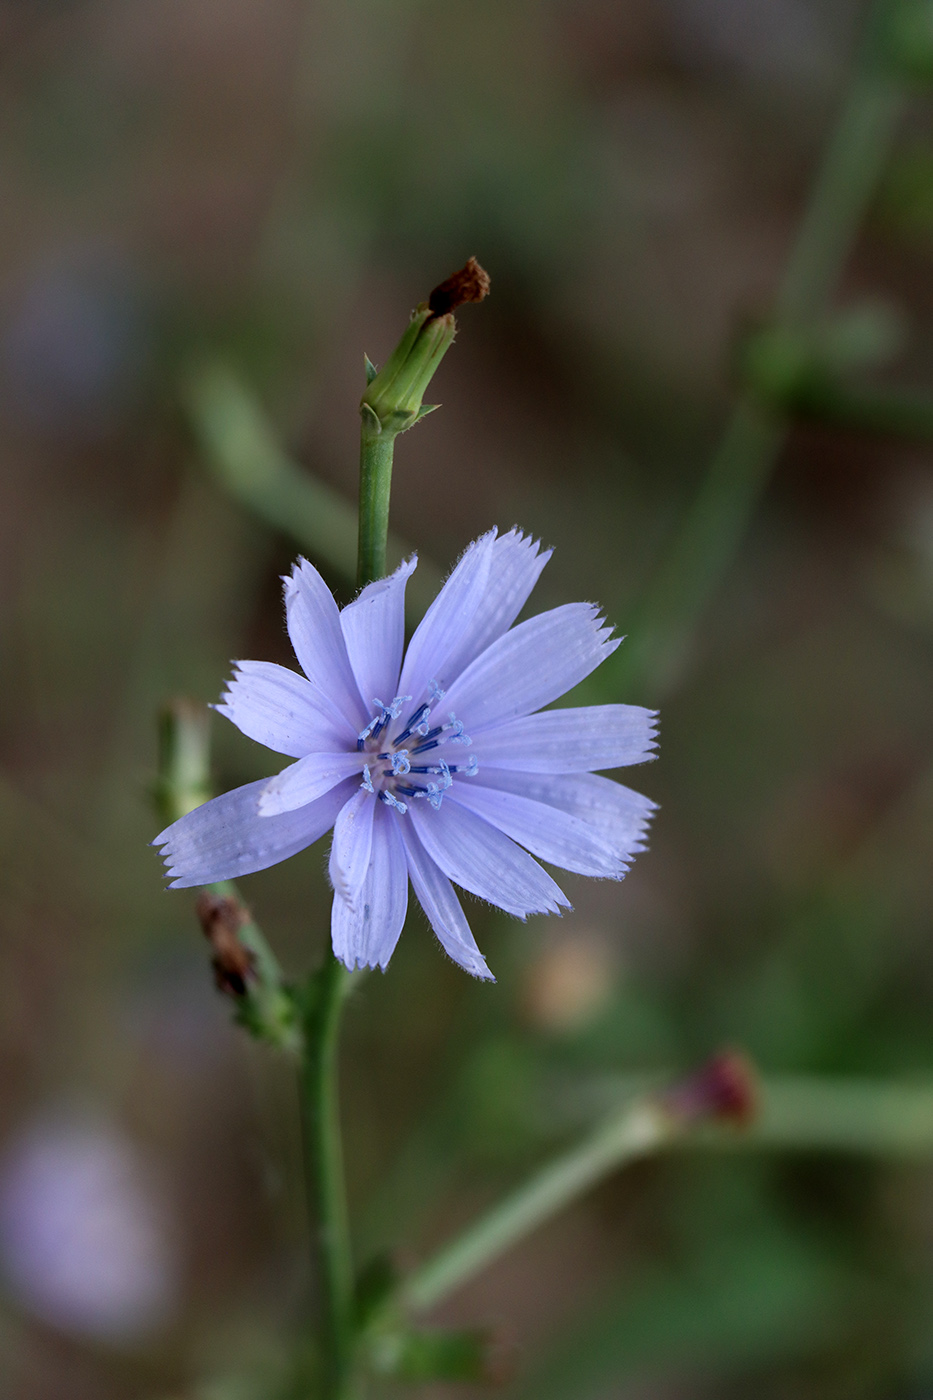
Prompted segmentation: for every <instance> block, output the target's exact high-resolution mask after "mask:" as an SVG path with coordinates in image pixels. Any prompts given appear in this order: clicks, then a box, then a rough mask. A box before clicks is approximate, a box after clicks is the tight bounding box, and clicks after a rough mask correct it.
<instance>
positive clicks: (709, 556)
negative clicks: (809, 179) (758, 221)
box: [602, 31, 904, 699]
mask: <svg viewBox="0 0 933 1400" xmlns="http://www.w3.org/2000/svg"><path fill="white" fill-rule="evenodd" d="M870 39H871V32H870V31H869V39H868V42H867V43H866V48H865V52H864V53H863V55H862V59H861V62H860V64H859V67H858V69H857V71H856V73H855V75H854V77H853V79H852V83H851V86H850V89H849V93H848V96H847V97H846V100H845V102H844V104H843V107H842V111H841V112H840V114H839V118H838V120H837V122H836V127H835V130H834V132H833V134H832V136H831V137H830V140H829V143H828V145H827V148H826V153H825V155H824V158H823V163H822V166H821V168H820V171H819V173H818V175H817V177H816V181H815V183H814V185H813V190H812V193H811V195H810V200H809V203H808V206H807V209H806V211H805V213H804V215H803V219H802V221H801V224H800V227H799V230H798V233H797V237H796V239H795V242H794V246H793V248H792V250H791V253H790V258H789V261H788V265H787V270H786V272H785V274H784V277H783V279H782V283H781V288H780V290H779V292H778V295H777V300H776V304H775V321H774V323H775V325H776V326H777V327H779V328H780V327H784V328H787V329H799V328H800V327H802V326H806V325H808V324H811V323H813V322H814V321H816V320H817V319H819V317H820V316H822V315H823V314H824V313H825V310H826V307H827V305H828V303H829V301H830V299H831V297H832V295H833V293H834V291H835V289H836V285H837V283H838V280H839V276H840V274H841V272H842V270H843V267H844V265H845V262H846V260H847V258H848V256H849V254H850V252H851V249H852V246H853V243H854V241H855V238H856V236H857V234H858V229H859V225H860V223H861V221H862V218H863V216H864V214H865V210H866V207H867V205H868V202H869V199H870V198H871V195H872V191H873V190H874V187H875V184H876V182H877V179H878V176H879V174H880V173H881V170H882V168H883V165H884V161H885V158H886V156H887V153H888V149H889V147H890V143H891V138H892V135H893V132H894V129H895V125H896V123H897V119H898V117H899V115H900V113H901V110H902V107H903V102H904V95H903V88H902V86H901V85H900V84H898V83H896V82H894V81H893V80H892V79H891V77H890V76H888V75H886V74H884V73H883V72H881V71H880V69H879V67H878V65H877V64H876V63H875V62H874V60H873V56H872V53H871V51H870ZM785 436H786V426H785V421H784V419H783V418H782V417H781V416H779V415H778V414H777V413H771V412H769V411H768V410H767V409H765V408H763V407H761V406H759V405H758V404H757V403H756V402H754V401H753V400H752V399H751V398H750V397H746V398H744V399H743V400H741V401H740V402H739V403H738V405H737V406H736V408H735V409H734V411H733V414H732V417H731V418H730V420H729V422H728V424H727V426H726V429H725V431H724V434H723V437H722V439H721V441H720V444H719V446H718V447H717V449H716V450H715V452H714V454H713V459H712V462H711V464H710V467H709V470H708V472H707V475H706V477H705V479H704V481H703V483H702V484H701V486H700V489H699V492H698V494H697V496H696V498H695V500H694V502H693V504H692V505H691V506H690V507H689V509H688V511H687V514H686V517H685V519H684V521H683V523H682V525H681V527H680V529H679V530H678V531H677V533H676V535H675V537H674V539H673V541H672V542H671V545H670V547H669V549H668V551H667V553H666V555H665V557H664V559H663V560H662V562H661V565H660V567H659V569H658V571H657V573H656V574H655V576H654V579H653V581H652V583H651V584H650V585H649V587H648V590H647V592H646V594H645V596H644V598H643V600H642V602H641V604H640V606H637V607H636V609H635V613H634V616H633V617H631V619H630V621H629V623H628V628H627V630H628V632H629V640H628V641H627V642H626V644H625V646H623V647H621V648H620V649H619V651H618V652H617V653H616V657H615V659H614V660H613V661H612V662H611V663H610V664H609V666H608V667H604V676H603V678H602V683H603V684H604V685H611V687H612V689H613V692H614V693H615V694H618V693H619V692H620V691H624V692H625V693H626V694H627V695H640V694H642V693H645V694H650V696H651V698H652V699H658V698H659V693H660V692H663V690H664V689H665V687H666V686H667V685H669V684H670V683H671V682H672V681H673V680H674V679H675V678H676V674H677V672H678V671H679V669H680V663H681V659H682V657H683V655H684V653H685V652H686V650H687V647H688V644H689V639H690V635H691V632H692V631H693V629H694V626H695V624H696V621H697V619H698V617H699V616H700V614H701V613H702V612H703V610H704V609H705V607H706V606H707V604H708V602H709V600H710V598H711V597H712V595H713V593H714V592H715V589H716V587H717V586H718V584H719V582H720V580H721V579H722V577H723V575H724V574H725V572H726V570H727V569H728V567H729V565H730V563H731V562H732V560H733V558H734V556H735V554H736V551H737V548H738V545H739V542H740V541H741V539H742V536H743V534H744V533H745V530H746V529H747V526H748V522H749V521H750V519H751V516H752V514H753V512H754V510H755V507H756V505H757V503H758V500H759V499H760V496H761V493H762V491H763V489H764V487H765V485H766V483H767V480H768V477H769V476H770V473H771V469H772V467H773V465H774V463H775V461H776V460H777V457H778V454H779V452H780V450H781V447H782V446H783V443H784V440H785Z"/></svg>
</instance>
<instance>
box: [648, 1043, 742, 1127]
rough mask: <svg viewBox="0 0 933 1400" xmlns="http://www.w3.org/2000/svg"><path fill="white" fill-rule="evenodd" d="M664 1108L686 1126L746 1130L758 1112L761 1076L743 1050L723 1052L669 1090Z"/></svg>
mask: <svg viewBox="0 0 933 1400" xmlns="http://www.w3.org/2000/svg"><path fill="white" fill-rule="evenodd" d="M661 1106H662V1107H663V1108H664V1110H665V1112H667V1113H669V1114H670V1115H671V1116H672V1117H674V1118H676V1119H678V1120H679V1121H680V1122H682V1123H700V1122H703V1121H707V1122H719V1123H732V1124H734V1126H735V1127H737V1128H744V1127H747V1126H748V1124H749V1123H750V1122H751V1121H752V1120H753V1119H754V1118H755V1116H756V1114H757V1112H758V1107H759V1092H758V1075H757V1073H756V1071H755V1067H754V1065H753V1064H752V1062H751V1061H750V1060H749V1059H748V1057H747V1056H746V1055H743V1054H742V1053H741V1051H738V1050H723V1051H721V1052H720V1053H719V1054H718V1055H714V1056H713V1058H712V1059H711V1060H707V1062H706V1064H704V1065H701V1066H700V1068H699V1069H698V1070H695V1071H694V1073H693V1074H690V1075H688V1076H687V1077H686V1078H685V1079H681V1080H680V1081H679V1082H678V1083H676V1084H673V1085H672V1086H671V1087H670V1088H669V1089H666V1090H665V1091H664V1092H663V1094H662V1095H661Z"/></svg>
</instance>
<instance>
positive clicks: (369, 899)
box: [153, 530, 656, 978]
mask: <svg viewBox="0 0 933 1400" xmlns="http://www.w3.org/2000/svg"><path fill="white" fill-rule="evenodd" d="M549 558H550V551H546V552H544V553H541V552H540V549H539V545H538V544H537V543H536V542H535V541H533V540H531V539H529V538H528V537H527V536H525V535H522V534H521V533H520V532H519V531H517V530H511V531H510V532H509V533H508V534H506V535H502V536H497V534H496V531H495V530H492V531H490V533H489V534H487V535H483V536H482V538H481V539H478V540H476V541H475V542H474V543H473V544H471V545H470V547H469V548H468V549H467V550H466V552H465V554H464V555H463V557H462V558H461V559H460V562H459V563H458V564H457V567H456V568H455V569H454V571H453V573H452V574H451V575H450V577H449V578H448V580H447V582H446V583H445V584H444V587H443V588H442V589H441V591H440V593H439V594H438V596H437V597H436V599H435V600H434V602H433V603H432V604H431V607H430V608H429V609H428V611H427V613H426V614H425V616H424V619H423V620H422V622H421V623H420V625H419V626H418V628H417V629H416V631H415V633H414V636H413V637H412V639H411V642H410V643H409V646H408V649H407V651H405V649H404V604H405V584H406V582H407V580H408V578H409V577H410V575H411V573H412V571H413V570H414V568H415V565H416V562H417V561H416V560H415V559H412V560H409V561H408V562H407V563H404V564H402V565H401V567H400V568H399V569H397V570H396V572H395V573H394V574H392V575H391V577H389V578H386V579H380V580H379V581H378V582H377V583H371V584H370V585H369V586H368V587H367V588H364V589H363V591H362V592H361V593H360V595H359V597H357V598H356V599H355V600H354V601H353V602H352V603H351V604H350V605H349V606H348V607H346V608H344V609H343V610H342V611H341V610H340V609H338V607H337V604H336V603H335V601H334V598H333V595H332V594H331V592H330V589H329V588H328V587H327V585H326V583H325V582H324V580H323V579H322V578H321V576H320V574H319V573H318V572H317V570H316V569H315V568H314V567H313V566H312V565H311V564H309V563H308V562H307V561H306V560H304V559H302V560H299V562H298V564H297V565H296V566H295V568H294V570H293V571H292V574H291V576H290V577H289V578H287V579H285V607H286V613H287V623H288V633H289V636H290V638H291V642H292V645H293V647H294V648H295V654H296V656H297V658H298V661H299V663H300V665H301V668H302V670H303V671H304V675H303V676H302V675H298V674H297V673H296V672H294V671H289V670H286V668H285V667H283V666H276V665H274V664H273V663H271V662H266V661H240V662H238V663H237V665H236V671H235V674H234V677H233V680H232V681H231V682H230V686H229V688H228V689H227V691H226V692H225V693H224V696H223V699H222V701H221V704H220V705H218V706H217V708H218V710H219V711H220V713H221V714H225V715H226V716H227V717H228V719H231V720H232V721H233V723H234V724H235V725H236V726H237V728H239V729H240V730H242V732H243V733H244V734H246V735H248V736H249V737H250V738H251V739H256V740H258V741H259V743H261V744H265V745H266V746H267V747H268V748H270V749H274V750H276V752H278V753H282V754H287V755H289V757H291V758H293V759H295V760H297V761H296V762H295V763H292V764H290V765H289V766H288V767H287V768H285V769H283V770H282V772H281V773H279V774H278V775H277V776H276V777H274V778H271V779H263V780H262V781H260V782H256V783H248V784H247V785H246V787H241V788H236V789H235V790H234V791H233V792H228V793H226V794H225V795H224V796H223V797H215V798H214V799H213V801H211V802H206V803H205V804H204V806H203V807H199V808H197V810H196V811H193V812H190V813H189V814H188V815H187V816H185V817H182V818H181V820H180V821H177V822H175V823H174V824H173V825H172V826H170V827H168V828H167V830H165V831H163V832H162V834H161V835H160V836H158V837H156V840H155V842H154V843H153V844H154V845H157V846H160V847H161V848H162V854H163V856H164V858H165V861H166V864H167V866H168V872H169V874H170V875H171V876H173V877H174V878H173V879H172V887H173V888H176V889H178V888H184V887H185V886H189V885H204V884H209V883H213V882H214V881H217V880H229V879H234V878H236V877H238V876H240V875H247V874H249V873H250V872H251V871H254V870H263V869H265V868H266V867H267V866H270V865H274V864H275V863H276V862H277V861H280V860H285V859H286V858H287V857H288V856H292V855H295V853H296V852H297V851H300V850H303V849H304V848H305V847H306V846H310V845H311V843H312V842H313V841H317V839H318V838H319V837H320V836H323V835H324V833H325V832H326V831H329V830H330V828H331V827H333V828H334V839H333V844H332V846H331V852H330V866H329V871H330V878H331V882H332V884H333V887H334V902H333V913H332V924H331V928H332V936H333V944H334V952H335V954H336V955H337V957H338V958H340V959H341V960H342V961H343V962H344V963H346V965H347V966H348V967H351V968H352V967H356V966H360V967H377V966H378V967H383V968H384V967H385V966H386V964H387V963H388V961H389V958H390V957H391V956H392V953H393V951H394V949H395V945H396V943H397V942H398V938H399V934H400V933H401V931H402V925H403V924H404V922H405V914H406V910H407V906H408V883H409V880H410V881H411V884H412V887H413V889H414V891H415V894H416V895H417V897H418V901H419V903H420V904H421V907H422V908H423V910H424V912H425V914H426V915H427V917H428V920H429V922H430V924H431V927H432V928H433V929H434V932H435V933H436V934H437V936H438V938H439V939H440V941H441V943H442V944H443V946H444V948H445V949H446V950H447V952H448V953H449V954H450V956H451V957H452V958H453V959H454V961H455V962H458V963H459V964H460V966H461V967H463V968H465V969H466V970H467V972H469V973H472V974H473V976H474V977H483V978H490V977H491V975H492V974H491V973H490V971H489V969H488V967H487V966H486V963H485V961H484V959H483V956H482V954H481V953H480V951H479V949H478V948H477V946H476V943H475V941H474V938H473V935H472V933H471V932H470V927H469V924H468V923H467V921H466V918H465V916H464V913H463V910H462V908H461V906H460V901H459V899H458V898H457V895H456V894H455V892H454V889H453V886H452V884H451V881H453V884H456V885H459V886H460V887H461V888H462V889H464V890H468V891H469V892H470V893H471V894H474V895H478V896H479V898H480V899H485V900H488V901H489V903H490V904H495V905H498V907H499V908H500V909H505V910H506V911H507V912H508V913H510V914H514V915H517V917H518V918H520V919H524V918H526V917H527V915H529V914H543V913H557V912H559V911H560V909H561V908H562V907H564V908H568V907H569V905H568V901H567V899H566V897H565V896H564V894H563V892H562V891H561V889H560V888H559V886H558V885H556V884H555V882H554V881H553V880H552V879H551V877H550V875H548V874H547V873H546V872H545V871H544V870H543V869H542V868H541V866H540V865H539V864H538V861H537V860H535V859H534V858H533V857H534V856H537V857H539V858H540V859H541V860H544V861H547V862H548V863H549V864H552V865H557V866H562V867H563V868H564V869H565V870H573V871H577V872H578V873H580V874H583V875H594V876H601V877H604V878H609V879H615V880H618V879H621V878H622V876H623V875H624V874H625V872H626V870H627V869H628V866H629V864H630V863H631V860H632V857H633V856H634V854H635V853H636V851H640V850H643V849H644V845H643V838H644V834H645V830H646V828H647V825H648V822H649V820H650V818H651V813H652V812H653V810H654V803H653V802H651V801H649V800H648V798H646V797H642V796H641V795H640V794H639V793H637V792H632V791H631V789H630V788H626V787H622V786H621V785H620V784H618V783H614V782H611V781H610V780H609V779H608V778H601V777H597V776H596V773H595V770H597V769H605V768H618V767H621V766H622V765H625V764H629V763H639V762H642V761H643V760H645V759H647V758H651V757H653V752H652V751H653V749H654V748H655V733H656V726H655V719H656V716H655V713H654V711H651V710H645V709H642V708H641V707H640V706H637V705H591V706H586V707H583V708H577V709H563V710H543V711H542V707H543V706H545V705H549V704H551V702H552V701H554V700H556V699H558V697H559V696H561V695H563V694H564V693H565V692H566V691H568V690H570V689H571V687H573V686H575V685H577V684H578V682H580V681H582V680H583V679H584V677H585V676H588V675H589V674H590V672H591V671H593V670H594V669H595V668H596V667H597V666H598V665H599V664H600V662H602V661H604V660H605V659H606V657H607V656H610V655H611V654H612V652H613V651H615V649H616V647H617V646H618V645H619V641H618V640H613V639H612V637H611V635H610V634H611V628H609V627H607V626H605V625H604V623H603V621H602V619H601V618H600V616H599V612H598V609H597V608H596V607H595V606H594V605H593V604H591V603H568V604H566V605H565V606H563V607H560V608H553V609H552V610H551V611H550V612H545V613H539V614H538V616H536V617H532V618H529V619H528V621H526V622H521V623H519V624H518V626H517V627H513V626H512V623H513V622H514V621H515V618H516V617H517V616H518V614H519V612H520V611H521V609H522V607H523V606H524V604H525V602H526V600H527V598H528V596H529V594H530V593H531V590H532V589H533V588H534V586H535V583H536V582H537V580H538V577H539V575H540V573H541V570H542V569H543V568H544V565H545V564H546V563H547V561H548V559H549ZM403 653H404V655H403ZM523 848H524V849H523ZM529 852H530V854H529Z"/></svg>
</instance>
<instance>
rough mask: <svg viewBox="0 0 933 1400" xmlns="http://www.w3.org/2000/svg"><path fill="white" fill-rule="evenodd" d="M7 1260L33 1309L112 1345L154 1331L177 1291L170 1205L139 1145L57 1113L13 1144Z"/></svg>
mask: <svg viewBox="0 0 933 1400" xmlns="http://www.w3.org/2000/svg"><path fill="white" fill-rule="evenodd" d="M0 1252H2V1266H3V1272H4V1274H5V1275H6V1279H7V1283H8V1285H9V1287H10V1289H11V1291H12V1292H13V1293H14V1294H15V1296H16V1297H17V1298H18V1299H19V1301H20V1302H21V1303H22V1305H23V1306H24V1307H26V1308H28V1310H29V1311H30V1312H32V1313H34V1314H35V1315H36V1316H37V1317H40V1318H41V1319H42V1320H43V1321H45V1322H48V1323H51V1324H52V1325H53V1326H55V1327H60V1328H62V1329H64V1330H66V1331H71V1332H78V1333H83V1334H85V1335H88V1336H93V1337H99V1338H101V1339H104V1340H111V1341H122V1340H132V1339H134V1338H136V1337H139V1336H141V1335H143V1334H145V1333H147V1332H150V1331H152V1330H153V1329H154V1328H156V1327H157V1326H159V1325H160V1324H161V1323H163V1322H164V1321H165V1320H166V1318H167V1316H168V1314H169V1313H170V1311H171V1307H172V1303H173V1301H174V1298H175V1294H176V1291H177V1268H176V1259H175V1251H174V1247H173V1242H172V1232H171V1230H170V1228H169V1221H168V1219H167V1217H166V1211H165V1206H164V1203H163V1202H162V1200H161V1199H160V1197H159V1195H158V1193H157V1192H156V1190H155V1189H154V1187H153V1184H152V1182H151V1180H150V1178H149V1174H148V1173H147V1171H146V1169H145V1165H144V1163H143V1162H142V1161H141V1159H140V1156H139V1154H138V1152H137V1150H136V1149H135V1148H134V1146H133V1144H132V1143H131V1142H130V1141H129V1140H128V1139H127V1138H126V1137H125V1136H124V1135H123V1134H122V1133H121V1132H119V1131H118V1129H116V1128H115V1127H114V1126H113V1125H112V1124H109V1123H107V1122H105V1121H101V1120H99V1119H97V1118H93V1117H85V1116H79V1115H75V1114H71V1113H65V1112H61V1113H56V1114H50V1115H48V1116H46V1117H43V1118H40V1119H39V1120H37V1121H34V1122H32V1123H30V1124H27V1125H26V1126H25V1127H24V1128H22V1129H21V1130H20V1131H19V1132H18V1133H17V1134H15V1135H14V1136H13V1137H12V1138H11V1139H10V1140H9V1142H8V1143H7V1145H6V1148H5V1151H4V1154H3V1158H2V1159H0Z"/></svg>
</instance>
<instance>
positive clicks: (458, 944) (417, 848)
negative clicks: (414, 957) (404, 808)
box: [399, 819, 496, 982]
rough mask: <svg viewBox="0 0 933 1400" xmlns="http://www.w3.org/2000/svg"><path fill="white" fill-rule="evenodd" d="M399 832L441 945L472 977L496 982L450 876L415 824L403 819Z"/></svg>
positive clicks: (420, 898)
mask: <svg viewBox="0 0 933 1400" xmlns="http://www.w3.org/2000/svg"><path fill="white" fill-rule="evenodd" d="M399 832H400V834H401V837H402V841H403V843H404V846H405V855H406V857H407V860H408V874H409V876H410V877H411V883H412V888H413V889H414V891H415V894H416V895H417V897H418V902H419V904H420V905H421V907H422V909H423V910H424V912H425V914H426V915H427V919H428V923H429V924H430V925H431V927H432V928H433V930H434V932H435V933H436V934H437V937H438V939H439V940H440V943H441V946H442V947H443V948H444V950H445V952H447V953H448V954H449V955H450V957H452V958H453V960H454V962H455V963H459V964H460V966H461V967H462V968H463V969H464V971H466V972H469V973H470V975H471V976H473V977H479V978H481V979H482V980H483V981H487V982H494V981H495V980H496V979H495V978H494V977H493V975H492V973H491V972H490V971H489V968H488V967H487V966H486V959H485V958H484V957H483V955H482V953H481V952H480V950H479V949H478V948H477V946H476V939H475V938H474V937H473V934H472V932H471V931H470V925H469V924H468V923H467V921H466V917H465V915H464V913H463V910H462V909H461V907H460V901H459V899H458V898H457V896H456V894H455V893H454V888H453V886H452V885H451V883H450V881H449V880H448V879H447V876H446V875H444V874H443V873H442V872H441V871H440V870H438V868H437V866H436V865H435V863H434V861H433V860H432V859H431V857H430V856H429V855H428V853H427V851H426V850H425V849H424V847H423V846H422V844H421V842H420V841H419V840H418V836H417V833H416V832H415V829H414V827H412V826H411V825H409V824H408V823H407V822H406V821H405V820H404V819H403V820H402V823H401V825H400V826H399Z"/></svg>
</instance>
